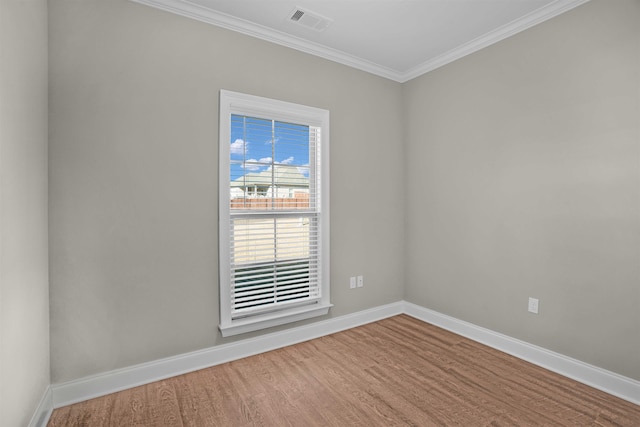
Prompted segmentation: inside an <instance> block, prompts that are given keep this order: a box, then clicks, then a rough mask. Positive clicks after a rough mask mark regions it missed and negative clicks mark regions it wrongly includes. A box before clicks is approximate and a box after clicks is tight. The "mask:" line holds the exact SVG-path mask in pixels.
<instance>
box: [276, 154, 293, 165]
mask: <svg viewBox="0 0 640 427" xmlns="http://www.w3.org/2000/svg"><path fill="white" fill-rule="evenodd" d="M291 163H293V156H291V157H289V158H287V159H284V160H283V161H281V162H278V164H279V165H290V164H291Z"/></svg>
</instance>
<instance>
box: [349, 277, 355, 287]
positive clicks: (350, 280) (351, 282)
mask: <svg viewBox="0 0 640 427" xmlns="http://www.w3.org/2000/svg"><path fill="white" fill-rule="evenodd" d="M355 288H356V278H355V277H350V278H349V289H355Z"/></svg>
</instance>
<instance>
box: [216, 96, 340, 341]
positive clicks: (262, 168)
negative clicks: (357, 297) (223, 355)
mask: <svg viewBox="0 0 640 427" xmlns="http://www.w3.org/2000/svg"><path fill="white" fill-rule="evenodd" d="M225 94H230V95H231V96H233V95H234V94H233V93H227V92H223V93H221V140H220V143H221V150H220V153H221V154H220V155H221V159H220V162H221V184H220V191H221V205H220V212H221V215H220V238H221V241H220V252H221V257H220V260H221V262H220V270H221V275H220V278H221V281H220V287H221V291H220V295H221V325H220V328H221V330H222V331H223V334H224V333H225V331H226V330H230V329H232V327H233V325H234V324H236V325H237V324H246V323H259V322H260V321H261V320H265V319H266V320H267V325H268V326H270V325H271V324H274V319H276V318H277V319H282V318H283V317H286V314H287V313H288V312H289V313H296V315H297V316H298V318H299V316H300V314H301V313H304V312H305V310H314V309H316V308H317V307H319V306H322V307H324V309H325V310H324V313H326V310H328V306H329V304H328V293H329V289H328V277H325V275H326V276H328V273H327V272H328V262H329V260H328V234H327V235H325V233H328V197H327V195H328V192H327V191H326V190H328V176H326V177H325V176H324V173H323V171H324V170H328V168H326V167H324V166H325V165H323V161H324V160H325V159H324V158H323V153H327V152H328V151H327V150H323V144H325V140H324V138H323V137H324V132H325V130H326V129H323V128H325V127H328V114H327V117H326V118H327V120H326V121H324V120H318V119H317V117H314V116H313V115H310V116H309V117H306V116H305V113H308V112H309V110H305V108H306V109H309V108H310V107H302V106H296V105H294V104H289V103H280V102H279V101H273V100H267V101H268V102H267V104H268V105H259V101H261V100H264V98H256V97H249V96H248V95H242V96H243V97H249V98H247V99H245V101H246V100H251V101H255V102H257V103H247V104H246V105H241V104H243V103H242V102H237V101H236V103H229V106H228V113H227V112H226V111H225V117H223V100H224V99H225V96H224V95H225ZM236 95H241V94H236ZM243 99H244V98H243ZM256 107H260V108H256ZM270 107H275V108H272V109H271V108H270ZM299 108H300V109H302V110H301V111H298V109H299ZM283 111H284V114H283ZM311 111H313V112H314V113H315V112H316V109H312V110H311ZM318 111H321V112H322V113H323V114H322V115H323V116H324V115H325V113H327V112H326V111H325V110H318ZM292 113H294V114H292ZM295 113H298V114H295ZM223 120H224V121H225V122H224V123H223ZM227 127H228V129H227V130H226V131H223V128H227ZM223 138H224V140H223ZM327 143H328V141H327ZM222 144H223V145H224V147H222ZM223 156H224V157H223ZM327 160H328V156H327ZM223 173H224V174H226V176H223ZM327 175H328V174H327ZM323 190H324V191H323ZM323 196H324V197H323ZM316 315H319V314H316ZM307 317H309V316H307ZM298 318H295V319H293V320H298ZM277 323H283V322H282V321H280V320H278V322H277ZM251 330H252V329H251Z"/></svg>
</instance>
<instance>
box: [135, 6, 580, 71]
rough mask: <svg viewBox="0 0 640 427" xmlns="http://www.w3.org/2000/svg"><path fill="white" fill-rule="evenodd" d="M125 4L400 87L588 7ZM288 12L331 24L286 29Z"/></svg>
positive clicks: (288, 21)
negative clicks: (188, 20) (288, 50)
mask: <svg viewBox="0 0 640 427" xmlns="http://www.w3.org/2000/svg"><path fill="white" fill-rule="evenodd" d="M132 1H135V2H138V3H142V4H146V5H149V6H153V7H156V8H159V9H162V10H166V11H169V12H173V13H176V14H179V15H183V16H187V17H190V18H193V19H197V20H200V21H204V22H208V23H211V24H214V25H217V26H221V27H224V28H227V29H231V30H234V31H238V32H241V33H244V34H248V35H251V36H254V37H258V38H261V39H263V40H267V41H270V42H274V43H278V44H280V45H284V46H288V47H291V48H294V49H297V50H301V51H303V52H307V53H311V54H314V55H317V56H320V57H323V58H326V59H329V60H332V61H336V62H339V63H342V64H345V65H349V66H351V67H355V68H358V69H361V70H364V71H367V72H370V73H373V74H376V75H379V76H382V77H386V78H389V79H392V80H395V81H399V82H405V81H407V80H410V79H412V78H414V77H417V76H419V75H421V74H424V73H426V72H428V71H431V70H433V69H435V68H438V67H440V66H442V65H445V64H447V63H449V62H451V61H454V60H456V59H458V58H461V57H463V56H465V55H468V54H470V53H473V52H475V51H477V50H479V49H482V48H483V47H486V46H488V45H490V44H493V43H495V42H497V41H500V40H502V39H504V38H506V37H509V36H511V35H513V34H516V33H518V32H520V31H523V30H525V29H527V28H530V27H531V26H533V25H536V24H539V23H540V22H543V21H546V20H547V19H550V18H552V17H554V16H557V15H559V14H561V13H563V12H566V11H567V10H569V9H572V8H574V7H576V6H578V5H580V4H582V3H585V2H586V1H588V0H189V1H186V0H132ZM296 8H301V9H302V10H304V11H305V12H306V13H307V15H306V17H307V18H308V17H309V15H311V14H313V13H316V14H318V15H321V16H323V17H325V18H328V19H330V20H331V23H330V25H329V26H328V27H327V28H326V29H325V30H324V31H317V30H315V29H312V28H308V27H305V26H302V25H300V24H298V23H295V22H292V21H291V20H290V19H289V17H290V15H291V13H292V12H294V11H295V9H296ZM310 12H311V13H310Z"/></svg>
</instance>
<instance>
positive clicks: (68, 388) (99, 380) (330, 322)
mask: <svg viewBox="0 0 640 427" xmlns="http://www.w3.org/2000/svg"><path fill="white" fill-rule="evenodd" d="M402 312H403V303H402V302H396V303H392V304H388V305H383V306H380V307H375V308H372V309H369V310H363V311H359V312H357V313H353V314H348V315H345V316H339V317H335V318H332V319H327V320H322V321H320V322H316V323H311V324H308V325H304V326H300V327H297V328H292V329H287V330H285V331H281V332H273V333H270V334H266V335H261V336H259V337H256V338H249V339H246V340H243V341H237V342H234V343H229V344H222V345H218V346H215V347H211V348H208V349H204V350H199V351H194V352H191V353H186V354H181V355H178V356H173V357H169V358H166V359H161V360H156V361H153V362H148V363H143V364H140V365H136V366H131V367H128V368H123V369H118V370H114V371H110V372H105V373H102V374H98V375H92V376H90V377H85V378H80V379H78V380H74V381H69V382H65V383H61V384H54V385H52V386H51V388H52V390H53V407H54V408H59V407H61V406H66V405H70V404H72V403H77V402H81V401H83V400H87V399H92V398H94V397H99V396H104V395H106V394H110V393H114V392H116V391H121V390H125V389H128V388H131V387H137V386H139V385H143V384H148V383H151V382H154V381H158V380H162V379H166V378H169V377H173V376H176V375H181V374H185V373H187V372H193V371H197V370H199V369H203V368H208V367H210V366H215V365H219V364H221V363H225V362H230V361H232V360H238V359H241V358H243V357H248V356H253V355H255V354H259V353H264V352H267V351H270V350H275V349H278V348H282V347H286V346H288V345H292V344H297V343H300V342H303V341H308V340H311V339H314V338H318V337H322V336H325V335H329V334H333V333H336V332H340V331H343V330H346V329H350V328H354V327H356V326H360V325H364V324H366V323H371V322H375V321H377V320H381V319H384V318H387V317H391V316H395V315H398V314H401V313H402Z"/></svg>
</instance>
